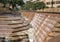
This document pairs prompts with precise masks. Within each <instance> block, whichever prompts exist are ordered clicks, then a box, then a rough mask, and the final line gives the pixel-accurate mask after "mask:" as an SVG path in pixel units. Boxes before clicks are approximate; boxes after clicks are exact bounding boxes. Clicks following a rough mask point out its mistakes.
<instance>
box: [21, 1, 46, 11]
mask: <svg viewBox="0 0 60 42" xmlns="http://www.w3.org/2000/svg"><path fill="white" fill-rule="evenodd" d="M22 8H23V9H25V10H37V9H44V8H45V4H44V3H43V2H36V3H35V2H30V1H27V2H26V4H25V5H24V6H23V7H22Z"/></svg>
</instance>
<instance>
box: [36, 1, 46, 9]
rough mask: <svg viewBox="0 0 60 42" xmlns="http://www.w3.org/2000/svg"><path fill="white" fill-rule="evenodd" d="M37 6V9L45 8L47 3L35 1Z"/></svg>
mask: <svg viewBox="0 0 60 42" xmlns="http://www.w3.org/2000/svg"><path fill="white" fill-rule="evenodd" d="M35 7H36V9H44V8H45V4H44V3H43V2H37V3H35Z"/></svg>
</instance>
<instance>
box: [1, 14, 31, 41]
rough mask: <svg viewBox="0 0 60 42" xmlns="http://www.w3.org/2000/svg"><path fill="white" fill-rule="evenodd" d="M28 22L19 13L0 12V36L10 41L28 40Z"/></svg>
mask: <svg viewBox="0 0 60 42" xmlns="http://www.w3.org/2000/svg"><path fill="white" fill-rule="evenodd" d="M29 28H30V24H29V22H28V21H27V20H25V19H24V17H23V16H21V14H15V13H0V37H5V39H7V40H11V41H12V42H19V41H20V42H29V39H28V33H27V30H28V29H29Z"/></svg>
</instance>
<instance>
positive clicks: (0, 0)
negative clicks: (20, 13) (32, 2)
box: [0, 0, 24, 7]
mask: <svg viewBox="0 0 60 42" xmlns="http://www.w3.org/2000/svg"><path fill="white" fill-rule="evenodd" d="M0 3H2V4H4V6H5V5H6V4H7V3H8V4H11V5H12V6H13V7H15V6H16V4H18V5H20V6H22V5H23V4H24V2H23V0H0Z"/></svg>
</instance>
